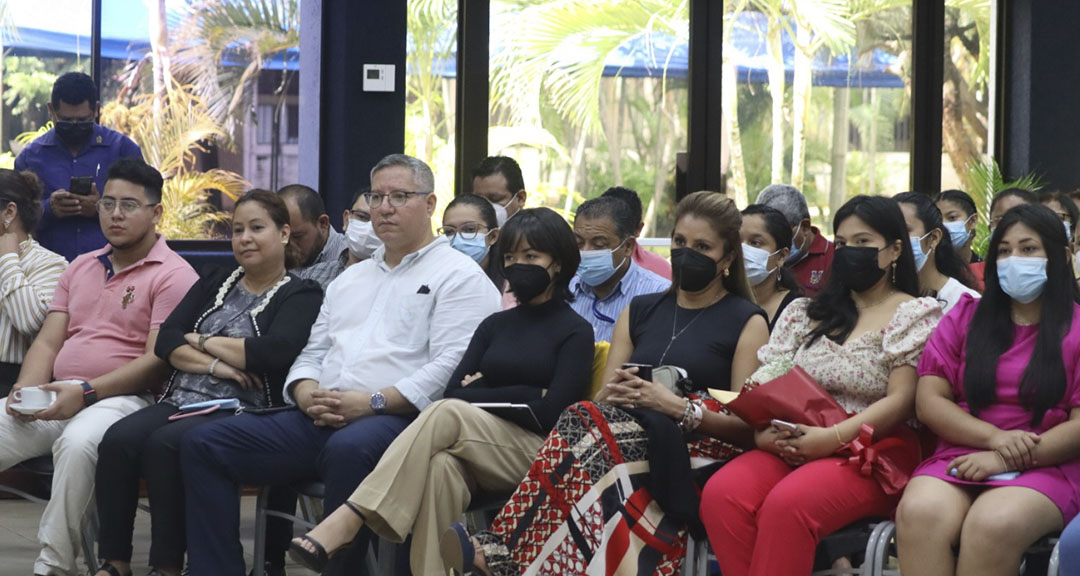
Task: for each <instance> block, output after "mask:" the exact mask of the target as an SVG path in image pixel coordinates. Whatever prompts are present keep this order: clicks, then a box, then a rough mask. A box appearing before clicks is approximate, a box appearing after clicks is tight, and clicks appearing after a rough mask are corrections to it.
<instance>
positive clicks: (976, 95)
mask: <svg viewBox="0 0 1080 576" xmlns="http://www.w3.org/2000/svg"><path fill="white" fill-rule="evenodd" d="M993 4H994V2H991V0H985V1H984V2H966V3H962V4H959V7H952V6H949V5H947V6H946V8H945V57H944V60H945V74H944V87H943V90H942V120H943V121H942V148H943V149H942V159H941V188H942V189H943V190H947V189H950V188H960V189H965V190H970V189H971V185H970V184H969V183H968V180H969V178H968V169H969V167H970V166H971V165H972V164H975V163H978V162H981V161H982V160H983V159H984V158H986V157H988V154H989V153H990V148H989V146H990V134H992V133H993V130H992V128H991V119H992V116H991V114H990V99H991V97H992V95H993V94H994V89H993V87H994V82H995V81H996V78H995V77H994V76H995V70H994V67H993V66H992V65H991V55H992V54H993V51H994V38H993V27H992V26H991V22H990V19H991V14H992V13H993V9H994V8H993Z"/></svg>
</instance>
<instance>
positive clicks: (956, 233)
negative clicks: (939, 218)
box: [943, 214, 975, 248]
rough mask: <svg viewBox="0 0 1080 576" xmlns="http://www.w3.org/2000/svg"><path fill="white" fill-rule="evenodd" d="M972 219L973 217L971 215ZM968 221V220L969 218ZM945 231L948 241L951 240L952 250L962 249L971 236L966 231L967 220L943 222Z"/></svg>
mask: <svg viewBox="0 0 1080 576" xmlns="http://www.w3.org/2000/svg"><path fill="white" fill-rule="evenodd" d="M971 216H972V217H974V216H975V215H974V214H972V215H971ZM969 220H970V218H969ZM943 224H944V225H945V229H946V230H948V231H949V239H950V240H952V245H953V248H963V247H964V244H967V241H968V239H969V238H971V234H969V233H968V230H967V220H957V221H956V222H943Z"/></svg>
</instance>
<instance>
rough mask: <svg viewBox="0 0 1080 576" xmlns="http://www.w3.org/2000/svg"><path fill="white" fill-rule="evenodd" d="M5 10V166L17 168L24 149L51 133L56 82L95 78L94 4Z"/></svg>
mask: <svg viewBox="0 0 1080 576" xmlns="http://www.w3.org/2000/svg"><path fill="white" fill-rule="evenodd" d="M0 7H4V8H6V10H0V48H2V51H0V52H2V57H0V108H2V111H0V167H3V168H12V167H14V165H15V157H16V156H17V155H18V153H19V152H20V151H21V150H22V147H23V145H24V144H25V143H26V142H27V141H29V140H30V139H32V138H33V137H34V136H36V135H37V134H38V133H39V132H40V133H44V131H45V129H47V124H48V122H49V110H48V103H49V98H50V96H51V94H52V85H53V82H54V81H55V80H56V78H57V77H59V76H60V75H61V74H64V73H66V72H73V71H78V72H84V73H86V74H89V73H90V2H86V1H84V0H37V1H35V2H11V1H8V2H4V1H3V0H0ZM57 14H63V15H64V17H63V18H56V17H55V15H57ZM20 135H22V136H20Z"/></svg>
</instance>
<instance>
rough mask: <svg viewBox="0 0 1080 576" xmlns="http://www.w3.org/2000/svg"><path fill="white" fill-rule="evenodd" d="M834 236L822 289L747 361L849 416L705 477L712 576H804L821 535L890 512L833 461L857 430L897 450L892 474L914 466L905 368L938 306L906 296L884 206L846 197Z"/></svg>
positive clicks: (905, 254) (896, 228)
mask: <svg viewBox="0 0 1080 576" xmlns="http://www.w3.org/2000/svg"><path fill="white" fill-rule="evenodd" d="M834 233H835V235H836V246H837V248H836V256H835V258H834V260H833V264H832V270H831V272H830V273H829V283H828V285H827V286H826V288H825V290H823V291H822V292H821V293H820V294H818V295H817V297H815V298H814V299H813V300H810V299H806V298H803V299H799V300H796V301H795V302H792V303H791V305H790V306H788V308H787V309H786V310H785V311H784V313H783V315H782V316H781V317H780V319H779V321H778V322H777V325H776V327H775V328H774V331H773V333H772V335H771V337H770V339H769V344H768V345H766V346H765V347H764V348H762V349H761V350H760V351H759V352H758V358H759V360H761V361H762V365H763V367H764V368H768V364H769V363H772V362H777V361H778V360H791V361H793V362H794V364H797V365H798V366H800V367H801V368H802V369H803V370H805V371H806V372H807V373H808V374H809V375H810V376H811V377H813V378H814V380H816V381H817V382H818V383H819V384H821V385H822V386H823V387H824V388H825V390H827V391H828V392H829V393H830V394H832V396H833V397H834V398H835V399H836V400H837V401H838V402H839V403H840V404H841V405H842V406H843V407H844V408H845V409H846V410H847V411H848V413H849V414H852V416H850V417H849V418H848V419H847V420H845V421H844V422H841V423H840V424H838V425H836V426H833V427H831V428H821V427H815V426H804V425H799V426H798V432H796V433H791V432H781V431H779V430H777V429H775V428H771V427H770V428H766V429H764V430H759V431H757V433H756V434H755V443H756V445H757V449H756V450H752V451H750V452H747V453H745V454H743V455H742V456H739V457H737V458H736V459H735V460H733V461H731V462H729V463H728V464H727V465H726V466H724V467H723V468H721V469H720V471H718V472H717V473H716V474H715V475H713V477H712V478H711V479H710V480H709V482H708V484H707V485H706V487H705V490H704V493H703V495H702V500H701V519H702V522H703V523H704V524H705V528H706V530H707V531H708V533H709V541H710V543H711V544H712V546H713V550H714V551H715V552H716V557H717V560H718V561H719V563H720V569H721V571H722V572H723V573H724V576H747V575H753V576H776V575H778V574H783V575H785V576H797V575H799V574H810V572H811V571H812V569H813V562H814V551H815V548H816V547H817V543H818V541H819V540H820V539H821V538H822V537H823V536H826V535H828V534H830V533H831V532H834V531H836V530H838V529H840V528H842V527H844V526H845V525H847V524H850V523H852V522H855V521H857V520H859V519H861V518H865V517H868V516H878V515H888V514H891V513H892V510H893V509H894V508H895V507H896V503H897V501H898V500H899V498H900V495H899V494H898V493H889V492H891V491H892V490H886V488H883V487H882V486H881V485H879V483H878V481H877V479H876V478H875V476H864V475H863V474H862V473H861V469H860V467H859V466H854V465H846V458H841V457H839V456H837V455H836V453H837V452H838V451H839V450H840V449H841V447H842V446H844V445H845V444H847V443H848V442H849V441H850V440H852V439H854V438H855V437H856V436H858V435H859V432H860V429H861V427H862V426H863V425H864V424H867V425H870V426H872V427H873V428H874V430H875V440H878V439H882V438H885V437H890V436H891V437H896V438H899V439H900V440H901V442H899V446H898V447H895V448H893V449H892V450H889V451H888V453H887V456H888V457H889V458H891V460H892V461H893V462H894V463H895V464H896V465H897V467H898V468H899V469H900V471H901V472H903V473H905V474H908V473H910V472H911V471H912V470H913V469H914V468H915V466H916V465H917V464H918V463H919V457H920V450H919V443H918V439H917V437H916V436H915V434H914V432H913V431H912V430H911V429H910V428H909V427H908V426H907V424H905V423H906V422H907V421H908V420H909V419H911V418H912V417H913V416H914V415H915V410H914V408H915V382H916V372H915V366H916V364H918V361H919V357H920V355H921V354H922V349H923V346H924V345H925V343H926V340H927V338H928V337H929V336H930V333H931V332H932V331H933V329H934V327H935V326H936V325H937V322H938V320H939V319H940V317H941V307H940V306H939V305H938V303H937V302H936V301H935V300H934V299H933V298H917V297H916V295H917V294H918V291H919V289H918V279H917V276H916V271H915V263H914V259H913V257H912V252H911V241H910V239H909V238H908V233H907V227H906V226H905V224H904V216H903V213H902V212H901V211H900V208H899V206H898V205H897V204H896V202H895V201H894V200H891V199H888V198H872V197H867V196H859V197H856V198H852V199H851V200H850V201H848V202H847V203H846V204H844V206H842V207H841V208H840V210H839V211H837V213H836V218H835V220H834ZM751 379H754V378H751ZM762 379H763V380H767V378H764V377H763V378H762Z"/></svg>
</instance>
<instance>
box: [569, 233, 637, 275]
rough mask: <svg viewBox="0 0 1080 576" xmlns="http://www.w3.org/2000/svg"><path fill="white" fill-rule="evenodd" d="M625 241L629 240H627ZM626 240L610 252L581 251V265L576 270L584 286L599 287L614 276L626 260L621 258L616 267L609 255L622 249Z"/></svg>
mask: <svg viewBox="0 0 1080 576" xmlns="http://www.w3.org/2000/svg"><path fill="white" fill-rule="evenodd" d="M626 240H629V238H627V239H626ZM626 240H623V241H622V242H621V243H619V245H618V246H616V247H615V248H612V249H611V250H582V251H581V264H579V265H578V269H577V273H578V278H580V279H581V281H582V282H584V283H585V285H586V286H599V285H601V284H603V283H604V282H607V281H608V280H610V279H611V277H612V276H614V275H615V271H616V270H618V269H619V268H621V267H622V265H623V264H624V263H625V262H626V258H625V257H623V259H622V260H621V261H620V262H619V265H618V266H616V265H615V264H614V263H613V262H612V261H611V255H612V254H614V253H615V251H616V250H618V249H619V248H622V246H623V244H626Z"/></svg>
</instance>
